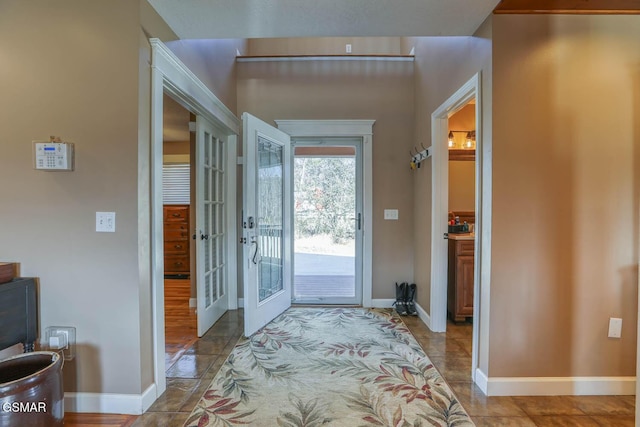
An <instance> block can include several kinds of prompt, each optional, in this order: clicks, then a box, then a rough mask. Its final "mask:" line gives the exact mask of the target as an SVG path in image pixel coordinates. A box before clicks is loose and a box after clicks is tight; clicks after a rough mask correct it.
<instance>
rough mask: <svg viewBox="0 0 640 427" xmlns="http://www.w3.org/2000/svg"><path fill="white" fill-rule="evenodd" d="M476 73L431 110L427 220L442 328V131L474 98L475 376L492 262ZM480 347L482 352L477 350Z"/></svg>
mask: <svg viewBox="0 0 640 427" xmlns="http://www.w3.org/2000/svg"><path fill="white" fill-rule="evenodd" d="M480 84H481V75H480V73H477V74H476V75H474V76H473V77H472V78H471V79H469V81H467V82H466V83H465V84H464V85H463V86H462V87H461V88H460V89H458V90H457V91H456V92H455V93H454V94H453V95H451V97H449V99H447V100H446V101H445V102H444V103H443V104H442V105H441V106H440V107H438V109H436V110H435V111H434V112H433V114H432V115H431V140H432V144H431V146H432V148H433V168H432V191H433V203H432V222H431V230H432V235H431V265H432V269H431V307H430V308H429V309H430V313H429V314H430V320H431V325H430V327H431V330H433V331H435V332H444V331H445V330H446V327H447V257H448V253H447V246H446V243H444V240H443V235H444V233H446V232H447V231H448V230H447V218H448V211H447V206H448V204H449V201H448V197H449V191H448V190H449V175H448V173H449V153H448V147H447V134H448V132H449V124H448V122H449V117H451V116H452V115H453V114H454V113H455V112H457V111H458V110H460V109H461V108H462V107H464V106H465V105H466V104H467V103H468V102H469V101H471V100H472V99H475V105H476V171H475V174H476V188H475V193H476V205H475V210H476V224H475V230H476V238H475V263H474V273H473V275H474V297H473V299H474V301H473V306H474V310H473V338H472V339H473V342H472V352H471V377H472V378H473V380H474V381H476V371H477V370H478V368H479V366H478V364H479V360H480V358H481V359H482V360H483V361H485V362H486V363H488V358H489V334H488V330H489V283H490V280H489V277H490V266H491V228H490V227H491V197H490V191H491V188H490V185H491V182H490V177H488V176H487V174H486V173H485V170H486V168H485V166H487V165H490V162H491V160H490V154H489V150H484V149H483V148H484V144H483V140H482V136H483V134H482V93H481V90H480V89H481V88H480ZM480 352H482V353H480Z"/></svg>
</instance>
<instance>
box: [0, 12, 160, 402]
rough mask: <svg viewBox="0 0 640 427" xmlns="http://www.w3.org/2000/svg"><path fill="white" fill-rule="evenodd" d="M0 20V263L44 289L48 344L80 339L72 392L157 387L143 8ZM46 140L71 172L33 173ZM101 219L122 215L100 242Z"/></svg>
mask: <svg viewBox="0 0 640 427" xmlns="http://www.w3.org/2000/svg"><path fill="white" fill-rule="evenodd" d="M0 8H1V9H2V13H0V64H1V65H0V92H1V93H2V97H1V98H0V99H1V100H2V101H1V102H2V108H1V110H2V114H0V146H1V147H2V155H0V180H1V181H2V182H3V183H4V184H3V185H2V186H0V200H2V203H0V218H2V226H0V242H1V243H0V259H2V260H10V261H17V262H20V263H21V264H22V268H21V269H22V275H23V276H34V277H38V278H39V279H40V287H39V309H40V319H39V320H40V321H39V325H40V332H41V335H43V332H44V328H46V327H47V326H52V325H58V326H75V327H76V328H77V341H78V346H77V353H78V354H77V358H76V359H75V360H74V361H73V362H70V363H65V369H64V373H65V389H66V390H67V391H84V392H112V393H125V394H126V393H135V394H139V393H140V392H141V391H142V389H143V387H144V386H146V385H148V383H149V381H150V378H149V372H148V370H147V371H146V372H145V371H144V370H143V368H142V365H143V364H144V365H147V363H146V360H145V361H144V362H145V363H143V360H142V359H141V358H145V359H146V358H147V356H149V354H150V353H149V349H150V345H149V343H148V342H142V338H141V336H142V334H141V330H142V328H146V327H148V325H149V323H148V318H147V319H143V318H142V316H141V308H140V307H141V306H142V305H143V304H141V298H146V297H148V295H149V293H148V288H147V289H145V290H143V289H141V285H140V284H141V282H142V280H143V277H144V274H145V273H144V271H145V270H146V271H147V272H148V266H144V265H140V264H139V260H138V254H139V249H138V248H139V241H138V235H139V234H138V233H139V232H140V231H141V229H140V225H139V212H138V207H139V202H138V195H139V194H138V191H139V188H138V150H139V147H138V128H139V123H138V98H139V95H140V94H139V92H138V89H139V84H138V81H139V74H138V70H139V53H140V52H139V40H140V39H139V36H140V14H139V5H138V3H137V2H131V1H129V0H114V1H110V2H108V3H105V2H86V1H83V0H61V1H57V2H54V3H52V2H49V1H43V0H34V1H29V2H24V1H20V0H6V1H3V2H2V6H1V7H0ZM116 59H117V60H116ZM49 135H59V136H60V137H62V138H63V139H64V140H68V141H71V142H74V143H75V144H76V157H75V161H76V170H75V171H73V172H58V173H53V172H43V171H35V170H34V169H33V166H32V165H33V157H32V146H31V141H32V140H40V139H48V137H49ZM140 203H144V202H140ZM97 211H113V212H116V232H115V233H96V232H95V213H96V212H97ZM147 285H148V283H147ZM144 305H145V306H148V301H145V302H144ZM145 321H146V322H147V323H146V324H144V322H145ZM147 335H148V334H147Z"/></svg>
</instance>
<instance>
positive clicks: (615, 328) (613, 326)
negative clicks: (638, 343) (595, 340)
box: [609, 317, 622, 338]
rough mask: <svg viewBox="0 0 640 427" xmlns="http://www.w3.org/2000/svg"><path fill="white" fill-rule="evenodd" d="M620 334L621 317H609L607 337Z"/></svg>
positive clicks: (619, 335) (617, 336)
mask: <svg viewBox="0 0 640 427" xmlns="http://www.w3.org/2000/svg"><path fill="white" fill-rule="evenodd" d="M621 336H622V319H620V318H617V317H611V318H610V319H609V338H620V337H621Z"/></svg>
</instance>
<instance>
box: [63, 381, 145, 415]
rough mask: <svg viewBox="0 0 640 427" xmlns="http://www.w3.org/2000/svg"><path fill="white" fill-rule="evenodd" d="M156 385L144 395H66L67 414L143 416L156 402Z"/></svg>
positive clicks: (65, 408) (65, 406) (65, 407)
mask: <svg viewBox="0 0 640 427" xmlns="http://www.w3.org/2000/svg"><path fill="white" fill-rule="evenodd" d="M156 398H157V396H156V385H155V384H151V385H150V386H149V387H148V388H147V389H146V390H145V391H144V392H143V393H142V394H116V393H68V392H67V393H65V394H64V410H65V411H66V412H82V413H87V412H92V413H93V412H95V413H101V414H127V415H140V414H143V413H144V412H145V411H146V410H147V409H149V407H150V406H151V405H152V404H153V402H155V400H156Z"/></svg>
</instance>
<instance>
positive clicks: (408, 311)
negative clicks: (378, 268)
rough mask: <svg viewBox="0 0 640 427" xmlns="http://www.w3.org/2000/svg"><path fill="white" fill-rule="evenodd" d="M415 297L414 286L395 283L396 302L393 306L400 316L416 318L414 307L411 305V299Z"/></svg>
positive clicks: (413, 284)
mask: <svg viewBox="0 0 640 427" xmlns="http://www.w3.org/2000/svg"><path fill="white" fill-rule="evenodd" d="M415 296H416V284H415V283H412V284H411V285H410V284H408V283H406V282H403V283H401V284H399V285H398V283H396V301H395V302H394V303H393V305H395V306H396V311H397V312H398V314H399V315H400V316H407V315H410V316H417V315H418V312H417V311H416V306H415V304H414V303H413V299H414V298H415Z"/></svg>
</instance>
